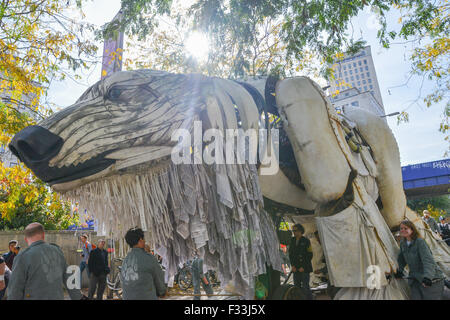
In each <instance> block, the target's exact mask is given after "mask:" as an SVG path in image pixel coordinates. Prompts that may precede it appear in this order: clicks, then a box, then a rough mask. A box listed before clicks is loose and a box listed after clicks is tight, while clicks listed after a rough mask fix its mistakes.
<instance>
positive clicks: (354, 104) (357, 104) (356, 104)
mask: <svg viewBox="0 0 450 320" xmlns="http://www.w3.org/2000/svg"><path fill="white" fill-rule="evenodd" d="M351 105H352V106H354V107H358V106H359V102H358V101H354V102H352V103H351Z"/></svg>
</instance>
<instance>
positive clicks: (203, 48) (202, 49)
mask: <svg viewBox="0 0 450 320" xmlns="http://www.w3.org/2000/svg"><path fill="white" fill-rule="evenodd" d="M184 47H185V50H186V52H187V53H188V54H189V55H191V56H192V57H194V58H195V59H196V60H197V61H198V62H202V61H206V60H207V59H208V53H209V42H208V38H207V37H206V35H205V34H203V33H201V32H197V31H194V32H192V33H191V34H190V35H189V36H188V37H187V39H186V41H185V44H184Z"/></svg>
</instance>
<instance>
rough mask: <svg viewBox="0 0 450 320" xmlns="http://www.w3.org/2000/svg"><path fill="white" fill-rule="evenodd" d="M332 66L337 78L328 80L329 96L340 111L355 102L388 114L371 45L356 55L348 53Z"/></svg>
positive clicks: (357, 104)
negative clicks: (385, 109)
mask: <svg viewBox="0 0 450 320" xmlns="http://www.w3.org/2000/svg"><path fill="white" fill-rule="evenodd" d="M332 68H333V70H334V75H335V79H334V80H330V81H329V83H328V85H329V97H330V100H331V102H332V103H333V104H334V105H335V107H336V108H337V110H338V111H339V108H342V107H343V106H345V105H351V106H359V107H363V108H365V109H367V110H370V111H372V112H374V113H376V114H379V115H384V114H385V111H384V105H383V99H382V97H381V91H380V87H379V85H378V79H377V74H376V71H375V65H374V63H373V59H372V52H371V49H370V46H366V47H364V48H363V49H362V50H361V51H359V52H358V53H357V54H355V55H351V56H350V55H344V57H343V59H342V60H340V61H337V62H336V63H334V64H333V66H332Z"/></svg>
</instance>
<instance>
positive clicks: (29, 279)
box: [0, 210, 449, 300]
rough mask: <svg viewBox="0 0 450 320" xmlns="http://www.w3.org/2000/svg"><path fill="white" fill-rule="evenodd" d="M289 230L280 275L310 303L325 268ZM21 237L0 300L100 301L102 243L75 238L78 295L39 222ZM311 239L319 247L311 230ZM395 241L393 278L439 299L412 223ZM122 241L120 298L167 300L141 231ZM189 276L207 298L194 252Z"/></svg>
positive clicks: (5, 269)
mask: <svg viewBox="0 0 450 320" xmlns="http://www.w3.org/2000/svg"><path fill="white" fill-rule="evenodd" d="M423 214H424V217H423V219H424V221H425V222H426V223H427V224H428V225H429V226H430V229H431V230H433V232H437V233H439V234H440V235H441V237H442V239H443V240H445V241H446V242H447V244H448V239H449V225H448V224H447V223H445V221H444V219H440V221H439V223H436V221H435V220H434V219H433V218H432V217H430V213H429V212H428V211H427V210H425V211H424V212H423ZM433 221H434V223H433ZM292 231H293V237H292V238H291V240H290V242H289V245H288V247H286V246H284V247H283V248H284V250H283V252H282V256H284V259H283V266H282V267H283V270H284V272H285V273H286V270H287V267H288V266H290V270H291V272H292V273H293V279H294V285H295V286H297V287H299V288H301V289H302V290H303V292H304V293H305V297H306V298H307V299H313V295H312V292H311V288H310V286H309V282H310V274H311V273H312V272H314V273H316V274H326V273H327V268H326V266H325V267H323V268H321V269H320V270H313V267H312V258H313V252H312V247H311V242H310V240H309V239H308V238H307V237H305V236H304V233H305V229H304V227H303V226H302V225H301V224H296V225H294V226H293V228H292ZM24 234H25V242H26V243H27V244H28V247H27V248H25V249H23V250H20V246H19V244H18V241H17V240H11V241H10V242H9V251H8V252H7V253H5V254H3V255H2V256H1V257H0V299H2V298H3V297H4V295H5V292H6V290H7V299H8V300H27V299H30V300H31V299H51V300H62V299H64V291H63V288H66V290H67V291H68V293H69V296H70V298H71V299H94V295H95V296H96V299H99V300H101V299H102V298H103V293H104V291H105V288H106V277H107V275H108V273H109V272H110V267H109V262H108V252H107V250H106V249H105V244H106V241H105V239H100V240H98V242H97V245H95V244H92V243H90V242H89V240H88V236H87V235H86V234H83V235H82V236H81V237H80V241H81V245H82V254H81V258H82V259H81V263H80V266H79V267H80V282H79V283H80V284H81V283H82V274H83V273H82V272H83V270H86V274H87V275H88V277H89V290H88V295H87V296H86V295H83V294H82V292H81V290H80V288H73V286H70V285H69V282H68V280H69V276H70V274H69V273H67V263H66V259H65V257H64V254H63V252H62V250H61V249H60V248H59V247H58V246H57V245H55V244H52V243H47V242H45V230H44V227H43V226H42V225H41V224H39V223H31V224H29V225H28V226H27V227H26V228H25V230H24ZM315 236H316V239H317V240H318V242H319V243H320V238H319V236H318V234H317V232H316V233H315ZM400 237H401V240H400V243H399V246H400V253H399V256H398V265H399V268H398V270H397V272H396V273H395V275H394V276H395V277H396V278H406V279H407V280H408V285H409V287H410V290H411V299H414V300H420V299H433V300H438V299H441V297H442V294H443V290H444V286H446V285H448V282H447V280H446V279H445V276H444V274H443V272H442V270H441V269H440V268H439V266H438V265H437V264H436V262H435V260H434V258H433V255H432V252H431V250H430V248H429V247H428V245H427V243H426V242H425V240H423V239H422V238H421V236H420V234H419V232H418V231H417V229H416V227H415V225H414V224H413V223H412V222H410V221H408V220H405V221H402V223H401V224H400ZM125 241H126V242H127V244H128V245H129V246H130V248H131V250H130V251H129V252H128V254H127V256H126V257H125V259H124V260H123V263H122V267H121V270H120V280H121V283H122V289H123V299H124V300H155V299H158V298H165V297H167V293H168V291H167V284H166V283H165V281H164V271H163V270H162V268H161V265H160V261H158V259H157V257H155V255H154V254H152V252H150V248H149V246H148V245H146V243H145V238H144V232H143V231H142V229H140V228H133V229H130V230H128V232H127V233H126V235H125ZM19 251H20V254H19ZM324 262H325V261H324ZM406 266H407V267H408V269H409V273H408V275H407V276H406V275H405V273H404V270H405V267H406ZM192 275H193V284H194V299H195V300H198V299H200V285H202V286H203V289H204V290H205V292H206V293H207V294H209V295H211V294H213V291H212V288H211V285H210V283H209V281H208V279H207V277H205V274H204V273H203V261H202V259H201V258H200V257H199V255H198V254H196V255H195V258H194V260H193V263H192ZM335 289H338V288H335ZM334 293H335V291H334Z"/></svg>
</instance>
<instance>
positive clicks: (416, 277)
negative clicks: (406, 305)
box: [395, 220, 444, 300]
mask: <svg viewBox="0 0 450 320" xmlns="http://www.w3.org/2000/svg"><path fill="white" fill-rule="evenodd" d="M400 235H401V236H402V238H403V239H402V241H401V242H400V253H399V255H398V270H397V273H396V274H395V276H396V278H403V276H404V275H403V270H404V268H405V266H408V267H409V275H408V285H409V287H410V289H411V300H441V299H442V294H443V292H444V275H443V273H442V271H441V269H439V267H438V265H437V264H436V262H435V261H434V259H433V255H432V253H431V250H430V248H429V247H428V245H427V243H426V242H425V240H424V239H422V238H421V237H420V235H419V233H418V231H417V229H416V227H415V225H414V224H413V223H412V222H411V221H409V220H404V221H402V222H401V223H400Z"/></svg>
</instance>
